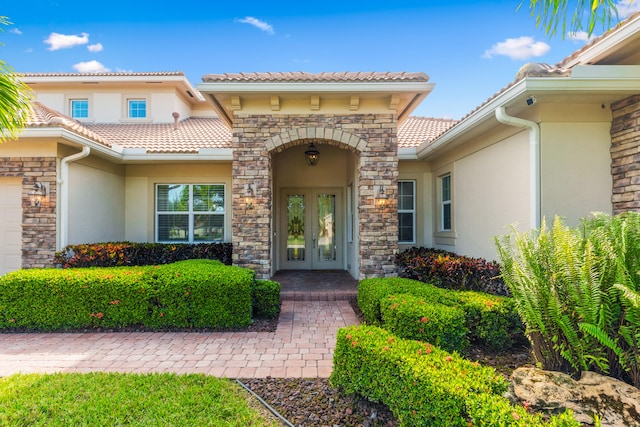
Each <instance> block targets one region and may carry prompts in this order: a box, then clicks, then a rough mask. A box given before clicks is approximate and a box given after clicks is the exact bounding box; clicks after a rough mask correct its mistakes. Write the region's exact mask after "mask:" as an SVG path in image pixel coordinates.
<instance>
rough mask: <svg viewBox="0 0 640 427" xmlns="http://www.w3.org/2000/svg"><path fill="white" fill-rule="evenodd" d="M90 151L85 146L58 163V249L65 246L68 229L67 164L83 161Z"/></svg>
mask: <svg viewBox="0 0 640 427" xmlns="http://www.w3.org/2000/svg"><path fill="white" fill-rule="evenodd" d="M90 152H91V149H90V148H89V147H87V146H86V145H85V146H84V147H82V151H81V152H79V153H76V154H72V155H70V156H67V157H65V158H63V159H62V160H61V161H60V178H58V191H59V193H60V211H59V212H60V249H63V248H64V247H65V246H67V239H68V237H69V236H68V228H69V188H68V186H67V181H68V180H69V163H71V162H75V161H76V160H80V159H83V158H85V157H87V156H88V155H89V153H90Z"/></svg>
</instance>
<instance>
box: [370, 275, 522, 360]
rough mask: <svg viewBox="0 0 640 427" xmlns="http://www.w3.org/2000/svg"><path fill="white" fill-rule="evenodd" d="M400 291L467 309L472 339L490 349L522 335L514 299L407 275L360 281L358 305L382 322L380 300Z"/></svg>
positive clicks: (377, 322) (504, 346)
mask: <svg viewBox="0 0 640 427" xmlns="http://www.w3.org/2000/svg"><path fill="white" fill-rule="evenodd" d="M399 294H411V295H413V296H416V297H420V298H421V299H422V300H424V301H426V302H430V303H437V304H443V305H446V306H450V307H457V308H460V309H461V310H463V311H464V312H465V317H466V325H467V327H468V328H469V338H470V340H471V341H472V342H477V343H478V344H480V345H482V346H484V347H486V348H488V349H490V350H494V351H502V350H505V349H507V348H509V347H511V346H512V345H513V343H514V339H516V338H521V337H522V324H521V322H520V318H519V317H518V313H517V311H516V308H515V305H514V302H513V300H512V299H511V298H507V297H499V296H495V295H489V294H485V293H482V292H474V291H454V290H449V289H442V288H438V287H436V286H433V285H431V284H428V283H423V282H419V281H417V280H412V279H405V278H384V279H365V280H362V281H360V283H359V284H358V306H359V307H360V310H362V314H363V316H364V317H365V320H366V321H367V322H368V323H370V324H372V325H378V326H381V325H383V318H382V313H381V310H380V304H381V301H382V300H384V299H386V298H388V297H389V296H391V295H399Z"/></svg>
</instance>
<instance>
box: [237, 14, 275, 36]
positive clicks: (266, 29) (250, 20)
mask: <svg viewBox="0 0 640 427" xmlns="http://www.w3.org/2000/svg"><path fill="white" fill-rule="evenodd" d="M238 22H240V23H242V24H249V25H253V26H254V27H256V28H258V29H260V30H262V31H264V32H265V33H268V34H275V33H276V32H275V31H274V29H273V27H272V26H271V25H269V24H267V23H266V22H264V21H261V20H259V19H257V18H254V17H253V16H247V17H246V18H243V19H239V20H238Z"/></svg>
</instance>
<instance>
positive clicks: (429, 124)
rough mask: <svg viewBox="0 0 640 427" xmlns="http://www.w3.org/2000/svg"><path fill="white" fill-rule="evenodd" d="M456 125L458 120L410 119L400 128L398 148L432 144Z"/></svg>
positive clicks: (414, 117)
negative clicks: (425, 143)
mask: <svg viewBox="0 0 640 427" xmlns="http://www.w3.org/2000/svg"><path fill="white" fill-rule="evenodd" d="M456 123H458V120H451V119H434V118H430V117H416V116H411V117H408V118H407V119H406V120H405V121H404V122H403V123H402V124H401V125H400V126H399V127H398V148H412V147H417V146H418V145H420V144H422V143H423V142H431V141H433V140H434V139H436V138H437V137H438V136H440V135H441V134H443V133H444V132H446V131H447V130H448V129H449V128H451V127H452V126H454V125H455V124H456Z"/></svg>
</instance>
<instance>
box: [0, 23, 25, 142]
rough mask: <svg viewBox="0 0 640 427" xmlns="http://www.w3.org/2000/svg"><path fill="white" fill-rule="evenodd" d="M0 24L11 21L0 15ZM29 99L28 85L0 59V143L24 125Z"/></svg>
mask: <svg viewBox="0 0 640 427" xmlns="http://www.w3.org/2000/svg"><path fill="white" fill-rule="evenodd" d="M0 24H2V25H10V24H11V22H10V21H9V19H8V18H7V17H6V16H0ZM0 31H3V30H2V28H0ZM0 45H1V44H0ZM30 99H31V90H30V89H29V87H28V86H27V85H26V84H25V83H24V82H23V81H22V80H20V76H19V75H18V74H17V73H16V72H14V70H13V68H11V66H9V65H8V64H7V63H6V62H4V61H3V60H1V59H0V143H1V142H5V141H7V140H9V139H15V138H17V137H18V134H19V133H20V131H21V130H22V129H23V128H24V127H25V123H26V121H27V118H28V116H29V110H30Z"/></svg>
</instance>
